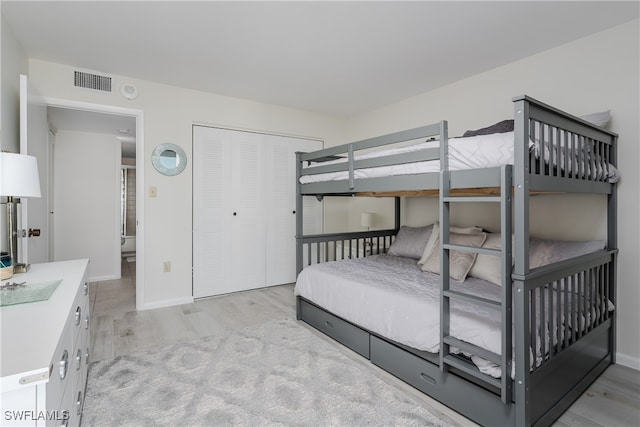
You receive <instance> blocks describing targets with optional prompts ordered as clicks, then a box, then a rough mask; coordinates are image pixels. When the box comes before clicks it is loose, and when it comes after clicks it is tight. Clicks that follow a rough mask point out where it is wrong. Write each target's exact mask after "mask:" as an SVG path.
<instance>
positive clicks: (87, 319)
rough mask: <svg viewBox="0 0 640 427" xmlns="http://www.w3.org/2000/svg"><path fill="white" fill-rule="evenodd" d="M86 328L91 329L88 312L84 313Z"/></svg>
mask: <svg viewBox="0 0 640 427" xmlns="http://www.w3.org/2000/svg"><path fill="white" fill-rule="evenodd" d="M84 328H85V329H89V315H88V314H85V315H84Z"/></svg>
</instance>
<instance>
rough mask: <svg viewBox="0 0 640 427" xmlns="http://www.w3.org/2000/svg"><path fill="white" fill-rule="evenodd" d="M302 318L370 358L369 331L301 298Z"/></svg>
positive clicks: (299, 300) (299, 302) (299, 301)
mask: <svg viewBox="0 0 640 427" xmlns="http://www.w3.org/2000/svg"><path fill="white" fill-rule="evenodd" d="M298 304H299V307H300V312H299V314H300V318H301V319H302V320H303V321H305V322H307V323H308V324H310V325H311V326H313V327H314V328H316V329H318V330H319V331H321V332H323V333H325V334H327V335H329V336H330V337H331V338H333V339H334V340H336V341H338V342H339V343H341V344H342V345H345V346H347V347H349V348H350V349H351V350H353V351H355V352H356V353H358V354H360V355H361V356H364V357H366V358H367V359H368V358H369V333H368V332H367V331H364V330H362V329H360V328H358V327H357V326H354V325H352V324H350V323H349V322H347V321H345V320H343V319H341V318H339V317H337V316H334V315H333V314H330V313H327V312H326V311H324V310H322V309H321V308H319V307H316V306H315V305H313V304H311V303H309V302H308V301H306V300H304V299H302V298H299V299H298Z"/></svg>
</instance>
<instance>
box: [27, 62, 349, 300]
mask: <svg viewBox="0 0 640 427" xmlns="http://www.w3.org/2000/svg"><path fill="white" fill-rule="evenodd" d="M74 70H75V68H73V67H71V66H68V65H61V64H55V63H51V62H46V61H41V60H37V59H30V60H29V77H30V79H31V82H32V83H33V85H34V86H35V87H36V88H37V89H38V91H39V92H40V94H41V95H42V96H44V97H47V98H50V99H51V98H54V99H63V100H73V101H75V102H86V103H93V104H103V105H109V106H113V107H119V108H130V109H136V110H142V111H143V112H144V129H143V133H144V146H143V155H142V156H140V157H142V159H143V161H144V174H143V176H139V177H138V179H142V180H143V187H144V192H143V194H140V197H144V199H143V203H144V217H142V218H138V220H139V221H140V222H141V226H142V227H143V228H142V229H143V230H144V235H141V233H138V237H137V241H136V244H137V245H138V246H141V245H144V259H143V265H144V271H143V280H144V282H143V283H138V286H141V292H139V293H138V300H137V302H136V303H137V306H138V308H154V307H161V306H165V305H172V304H180V303H185V302H189V301H191V300H192V280H191V266H192V247H191V241H192V239H191V232H192V231H191V230H192V208H191V207H192V203H191V202H192V180H191V175H192V169H191V165H192V157H191V155H192V138H191V127H192V125H193V124H194V123H196V124H208V125H218V126H223V127H231V128H236V129H251V130H259V131H265V132H271V133H276V134H285V135H292V136H302V137H311V138H319V139H323V140H324V141H326V142H327V143H328V144H336V143H341V142H343V140H342V137H343V136H344V133H345V130H344V125H345V122H344V120H341V119H337V118H334V117H329V116H324V115H319V114H313V113H308V112H304V111H300V110H293V109H289V108H283V107H278V106H274V105H267V104H261V103H257V102H252V101H247V100H243V99H238V98H231V97H226V96H220V95H215V94H210V93H204V92H199V91H194V90H187V89H183V88H179V87H174V86H167V85H162V84H157V83H154V82H149V81H144V80H137V79H131V78H128V77H124V76H117V75H115V76H112V77H113V87H114V93H113V94H103V93H96V92H95V91H91V90H87V89H81V88H75V87H73V79H72V76H73V71H74ZM125 82H126V83H133V84H135V85H136V86H137V87H138V89H139V92H140V96H139V97H138V98H137V99H136V100H133V101H127V100H125V99H124V98H123V97H121V96H120V95H119V89H120V86H121V85H122V84H123V83H125ZM139 131H140V130H139ZM169 142H170V143H175V144H178V145H179V146H181V147H182V148H183V149H184V150H185V152H186V153H187V158H188V163H187V168H186V170H185V171H184V172H183V173H181V174H180V175H177V176H173V177H166V176H163V175H160V174H159V173H157V172H156V171H155V170H154V169H153V167H152V165H151V160H150V157H151V152H152V151H153V149H154V148H155V147H156V146H157V145H158V144H162V143H169ZM150 186H154V187H157V190H158V196H157V197H156V198H149V197H148V189H149V187H150ZM140 229H141V228H140V227H139V230H140ZM163 261H171V272H170V273H163V272H162V263H163ZM138 262H140V259H138Z"/></svg>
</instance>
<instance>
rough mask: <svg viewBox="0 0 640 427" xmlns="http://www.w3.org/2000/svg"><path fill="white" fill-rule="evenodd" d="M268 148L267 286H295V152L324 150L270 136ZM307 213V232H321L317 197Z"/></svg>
mask: <svg viewBox="0 0 640 427" xmlns="http://www.w3.org/2000/svg"><path fill="white" fill-rule="evenodd" d="M265 148H266V151H267V152H266V160H267V167H266V173H267V180H266V183H267V189H266V191H267V198H266V202H265V203H266V219H267V230H266V233H267V234H266V237H267V250H266V285H267V286H273V285H281V284H284V283H292V282H295V280H296V263H295V260H296V252H295V249H296V240H295V236H296V218H295V208H296V182H295V177H296V162H295V160H296V155H295V153H296V151H302V152H308V151H315V150H319V149H321V148H322V143H321V142H320V141H312V140H306V139H299V138H289V137H284V136H275V135H267V136H266V144H265ZM306 199H307V198H305V201H306ZM306 205H308V209H307V206H306ZM304 211H305V216H304V218H305V227H304V228H305V232H306V233H313V232H315V233H319V232H320V231H321V225H322V208H321V203H320V202H318V201H317V200H316V199H315V198H313V200H310V201H306V203H305V209H304Z"/></svg>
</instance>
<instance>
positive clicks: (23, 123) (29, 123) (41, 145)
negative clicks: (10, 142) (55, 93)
mask: <svg viewBox="0 0 640 427" xmlns="http://www.w3.org/2000/svg"><path fill="white" fill-rule="evenodd" d="M20 153H22V154H29V155H31V156H35V157H36V158H37V159H38V173H39V175H40V193H41V197H40V198H30V199H22V200H21V203H20V206H19V209H18V258H19V260H20V261H21V262H24V263H41V262H47V261H50V254H49V239H50V233H49V211H50V209H49V200H50V197H49V181H48V180H49V177H50V175H51V174H50V169H49V167H50V156H51V151H50V145H49V124H48V122H47V106H46V104H45V102H44V100H43V99H42V97H41V96H40V95H38V93H37V92H36V90H35V89H34V88H33V87H32V86H31V84H30V83H29V80H28V78H27V76H25V75H20ZM30 229H34V230H39V234H40V235H39V236H35V235H34V236H32V237H29V234H30V233H29V230H30ZM36 234H37V233H36Z"/></svg>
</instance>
